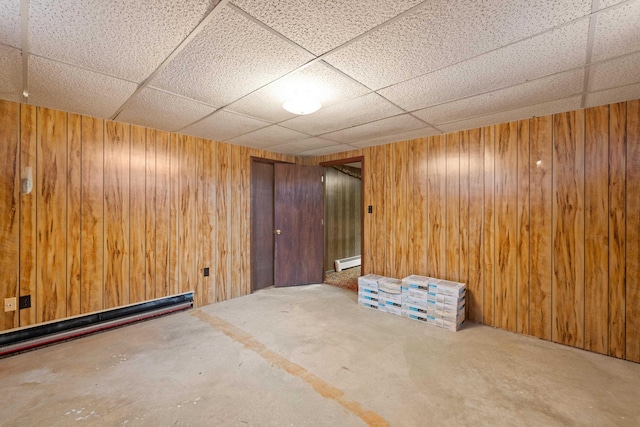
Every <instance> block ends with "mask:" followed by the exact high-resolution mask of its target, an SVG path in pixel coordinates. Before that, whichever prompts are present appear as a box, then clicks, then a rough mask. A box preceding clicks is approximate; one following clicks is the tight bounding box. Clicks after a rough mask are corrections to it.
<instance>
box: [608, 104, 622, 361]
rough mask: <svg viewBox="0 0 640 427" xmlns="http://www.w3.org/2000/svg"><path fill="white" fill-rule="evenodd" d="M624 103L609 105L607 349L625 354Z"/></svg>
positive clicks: (609, 352)
mask: <svg viewBox="0 0 640 427" xmlns="http://www.w3.org/2000/svg"><path fill="white" fill-rule="evenodd" d="M626 128H627V108H626V103H619V104H611V105H610V106H609V295H608V300H609V349H608V354H609V355H611V356H615V357H619V358H624V357H625V283H626V274H625V266H626V263H625V261H626V260H625V252H626V242H625V234H626V227H625V224H626V221H625V215H626V212H625V201H626V192H625V183H626V149H627V147H626Z"/></svg>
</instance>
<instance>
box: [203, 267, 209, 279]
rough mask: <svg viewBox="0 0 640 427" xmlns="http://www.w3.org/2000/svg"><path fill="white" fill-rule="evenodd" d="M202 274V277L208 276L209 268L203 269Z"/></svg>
mask: <svg viewBox="0 0 640 427" xmlns="http://www.w3.org/2000/svg"><path fill="white" fill-rule="evenodd" d="M203 273H204V277H207V276H209V267H205V268H204V271H203Z"/></svg>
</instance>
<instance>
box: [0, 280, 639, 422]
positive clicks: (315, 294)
mask: <svg viewBox="0 0 640 427" xmlns="http://www.w3.org/2000/svg"><path fill="white" fill-rule="evenodd" d="M0 384H2V397H1V398H0V424H1V425H11V426H18V425H29V426H31V425H46V426H60V425H73V424H77V425H127V426H129V425H153V426H160V425H162V426H164V425H203V426H205V425H206V426H213V425H215V426H218V425H224V426H227V425H228V426H247V425H253V426H268V425H274V426H275V425H277V426H289V425H294V426H295V425H314V426H316V425H319V426H322V425H326V426H358V425H366V424H369V425H385V424H386V423H388V424H390V425H397V426H424V425H428V424H432V423H435V424H437V425H534V426H540V425H545V426H548V425H572V424H573V425H601V426H605V425H606V426H610V425H635V426H637V425H640V404H639V403H638V402H640V365H638V364H634V363H630V362H625V361H621V360H616V359H613V358H610V357H605V356H600V355H597V354H593V353H588V352H585V351H580V350H576V349H573V348H569V347H564V346H561V345H557V344H552V343H549V342H546V341H541V340H538V339H535V338H530V337H525V336H519V335H516V334H513V333H509V332H505V331H501V330H497V329H493V328H490V327H485V326H478V325H473V324H467V325H466V327H465V328H464V329H462V330H461V331H459V332H448V331H445V330H442V329H438V328H435V327H431V326H428V325H425V324H422V323H418V322H416V321H413V320H409V319H403V318H400V317H396V316H393V315H390V314H386V313H380V312H376V311H374V310H370V309H366V308H363V307H360V306H358V305H356V295H355V294H354V293H353V292H348V291H345V290H343V289H339V288H336V287H333V286H328V285H311V286H304V287H297V288H286V289H267V290H264V291H260V292H257V293H255V294H253V295H250V296H247V297H243V298H238V299H235V300H231V301H228V302H223V303H219V304H215V305H211V306H208V307H204V308H202V309H195V310H191V311H188V312H183V313H179V314H175V315H170V316H166V317H163V318H159V319H155V320H151V321H147V322H143V323H139V324H135V325H132V326H128V327H125V328H121V329H117V330H112V331H108V332H104V333H101V334H97V335H93V336H89V337H85V338H82V339H79V340H75V341H69V342H66V343H62V344H59V345H54V346H51V347H48V348H44V349H40V350H36V351H32V352H29V353H24V354H20V355H17V356H13V357H10V358H6V359H2V360H0Z"/></svg>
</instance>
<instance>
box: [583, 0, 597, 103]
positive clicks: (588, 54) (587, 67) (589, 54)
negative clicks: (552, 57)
mask: <svg viewBox="0 0 640 427" xmlns="http://www.w3.org/2000/svg"><path fill="white" fill-rule="evenodd" d="M599 8H600V0H592V1H591V12H592V13H593V12H594V11H595V10H598V9H599ZM597 25H598V15H592V16H591V20H590V22H589V35H588V36H587V52H586V57H585V67H584V82H583V85H582V99H581V100H580V108H584V105H585V103H586V101H587V91H588V90H589V74H591V73H590V71H591V65H590V64H591V57H592V55H593V43H594V39H595V37H596V28H597Z"/></svg>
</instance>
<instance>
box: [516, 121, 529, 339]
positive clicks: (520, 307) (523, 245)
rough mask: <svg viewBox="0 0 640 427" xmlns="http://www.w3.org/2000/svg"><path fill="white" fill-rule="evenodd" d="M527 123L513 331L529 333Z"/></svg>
mask: <svg viewBox="0 0 640 427" xmlns="http://www.w3.org/2000/svg"><path fill="white" fill-rule="evenodd" d="M530 164H531V158H530V156H529V120H521V121H519V122H518V206H517V210H518V211H517V218H516V220H517V223H516V230H517V235H516V239H517V242H516V264H517V289H516V295H517V301H516V312H517V315H518V319H517V323H516V331H517V332H519V333H521V334H527V335H528V334H529V305H530V303H529V256H530V254H529V230H530V222H529V197H530V191H529V167H530Z"/></svg>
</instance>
